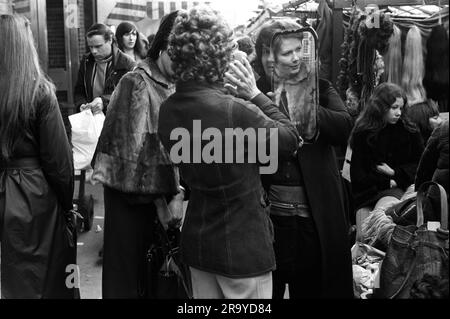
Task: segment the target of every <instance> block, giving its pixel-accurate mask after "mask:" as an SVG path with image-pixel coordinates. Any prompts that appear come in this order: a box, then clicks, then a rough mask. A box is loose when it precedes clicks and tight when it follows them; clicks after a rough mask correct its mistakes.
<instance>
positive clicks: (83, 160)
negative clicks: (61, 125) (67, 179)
mask: <svg viewBox="0 0 450 319" xmlns="http://www.w3.org/2000/svg"><path fill="white" fill-rule="evenodd" d="M69 121H70V125H71V129H72V151H73V164H74V169H76V170H78V169H86V168H90V164H91V161H92V158H93V156H94V153H95V148H96V147H97V142H98V138H99V137H100V133H101V131H102V128H103V122H104V121H105V115H104V114H103V113H98V114H95V115H94V114H92V111H91V110H90V109H87V110H84V111H82V112H80V113H76V114H73V115H70V116H69Z"/></svg>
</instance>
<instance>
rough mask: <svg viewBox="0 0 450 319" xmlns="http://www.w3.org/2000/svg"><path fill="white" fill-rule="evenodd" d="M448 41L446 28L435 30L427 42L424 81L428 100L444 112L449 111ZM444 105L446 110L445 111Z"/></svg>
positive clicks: (440, 26)
mask: <svg viewBox="0 0 450 319" xmlns="http://www.w3.org/2000/svg"><path fill="white" fill-rule="evenodd" d="M448 40H449V39H448V35H447V31H446V30H445V28H444V26H442V25H438V26H436V27H434V28H433V30H432V31H431V34H430V37H429V38H428V40H427V57H426V61H425V67H426V71H425V78H424V80H423V85H424V87H425V89H426V92H427V96H428V98H431V99H433V100H435V101H438V103H439V109H440V110H441V111H442V112H447V111H448V106H447V105H448V77H449V76H448V58H449V56H448V55H449V54H448V45H449V44H448ZM444 100H447V101H446V102H445V101H444ZM443 104H445V106H446V109H443V106H444V105H443Z"/></svg>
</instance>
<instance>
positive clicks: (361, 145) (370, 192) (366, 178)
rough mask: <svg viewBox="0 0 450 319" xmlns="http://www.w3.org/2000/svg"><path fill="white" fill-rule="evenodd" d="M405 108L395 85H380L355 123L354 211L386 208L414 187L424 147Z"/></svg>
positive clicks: (352, 164) (353, 160)
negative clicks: (355, 209)
mask: <svg viewBox="0 0 450 319" xmlns="http://www.w3.org/2000/svg"><path fill="white" fill-rule="evenodd" d="M406 106H407V98H406V94H405V92H404V91H403V90H402V89H401V88H400V87H399V86H398V85H396V84H393V83H388V82H386V83H382V84H380V85H379V86H377V87H376V88H375V90H374V92H373V94H372V96H371V97H370V99H369V101H368V103H367V106H366V108H365V109H364V110H363V112H362V113H361V114H360V116H359V118H358V119H357V120H356V123H355V126H354V128H353V132H352V134H351V136H350V147H351V148H352V150H353V154H352V163H351V166H350V176H351V181H352V191H353V196H354V199H355V206H356V208H357V209H359V208H365V209H368V210H372V208H373V207H374V206H375V207H378V206H380V205H387V204H386V203H388V202H389V201H390V200H394V201H395V199H400V198H401V197H402V196H403V194H404V192H405V190H406V189H407V188H408V187H409V186H411V185H412V184H413V183H414V176H415V172H416V168H417V165H418V163H419V159H420V156H421V154H422V152H423V148H424V146H423V140H422V136H421V134H420V131H419V130H418V129H417V127H416V126H415V125H414V124H413V123H411V122H410V121H409V119H408V118H407V116H406V114H405V112H404V109H405V108H406ZM392 197H393V198H392Z"/></svg>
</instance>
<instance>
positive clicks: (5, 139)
mask: <svg viewBox="0 0 450 319" xmlns="http://www.w3.org/2000/svg"><path fill="white" fill-rule="evenodd" d="M0 30H1V32H0V43H1V44H2V45H0V147H1V153H0V159H1V161H7V160H9V159H10V158H11V156H12V153H13V149H14V146H15V143H16V142H17V140H18V139H19V137H20V135H21V134H23V129H24V128H26V127H27V126H28V125H29V121H30V119H31V118H32V117H33V116H34V115H35V109H36V104H37V102H38V101H39V100H40V99H41V97H43V96H45V95H49V94H52V95H54V94H55V86H54V85H53V84H52V83H51V82H50V81H49V80H48V79H47V77H46V76H45V74H44V72H43V71H42V69H41V66H40V65H39V59H38V54H37V52H36V48H35V46H34V39H33V35H32V33H31V26H30V22H29V21H28V19H27V18H25V17H24V16H22V15H16V14H14V15H8V14H5V15H0ZM55 99H56V97H55Z"/></svg>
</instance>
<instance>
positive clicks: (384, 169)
mask: <svg viewBox="0 0 450 319" xmlns="http://www.w3.org/2000/svg"><path fill="white" fill-rule="evenodd" d="M377 171H378V172H379V173H381V174H384V175H387V176H394V175H395V171H394V170H393V169H392V168H390V167H389V165H388V164H386V163H381V164H380V165H377Z"/></svg>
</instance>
